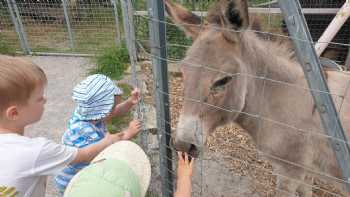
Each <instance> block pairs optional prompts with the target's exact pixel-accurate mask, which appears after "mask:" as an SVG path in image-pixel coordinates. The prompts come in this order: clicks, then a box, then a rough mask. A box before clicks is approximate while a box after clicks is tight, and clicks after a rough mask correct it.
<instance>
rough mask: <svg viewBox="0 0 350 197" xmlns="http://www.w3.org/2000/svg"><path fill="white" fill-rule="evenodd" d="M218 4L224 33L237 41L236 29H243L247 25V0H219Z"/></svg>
mask: <svg viewBox="0 0 350 197" xmlns="http://www.w3.org/2000/svg"><path fill="white" fill-rule="evenodd" d="M219 5H220V6H219V7H220V11H221V16H222V18H221V25H222V26H223V27H224V28H225V30H224V35H225V37H227V38H228V39H230V40H232V41H237V36H238V34H237V31H243V30H246V29H247V28H248V27H249V14H248V3H247V0H220V2H219ZM230 30H233V31H230ZM235 31H236V32H235Z"/></svg>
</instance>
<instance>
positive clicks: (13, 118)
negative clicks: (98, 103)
mask: <svg viewBox="0 0 350 197" xmlns="http://www.w3.org/2000/svg"><path fill="white" fill-rule="evenodd" d="M46 84H47V78H46V75H45V73H44V71H43V70H42V69H40V68H39V67H38V66H36V65H35V64H33V63H31V62H29V61H26V60H23V59H20V58H14V57H9V56H3V55H0V155H1V158H2V159H1V163H0V194H4V196H11V195H13V196H17V197H22V196H23V197H43V196H45V187H46V178H47V176H48V175H53V174H56V173H58V172H59V171H61V170H62V169H63V168H64V167H66V166H67V165H69V164H74V163H81V162H89V161H91V160H92V159H93V158H94V157H95V156H96V155H97V154H98V153H99V152H101V151H102V150H103V149H104V148H106V147H107V146H109V145H110V144H112V143H114V142H116V141H119V140H123V136H125V135H124V134H125V133H119V134H114V135H111V134H107V135H106V137H105V138H103V139H102V140H101V141H99V142H98V143H95V144H93V145H90V146H88V147H84V148H75V147H69V146H64V145H60V144H57V143H55V142H53V141H51V140H48V139H45V138H29V137H25V136H24V129H25V127H26V126H28V125H30V124H33V123H35V122H37V121H39V120H40V119H41V116H42V114H43V111H44V105H45V103H46V98H45V97H44V90H45V86H46ZM139 131H140V128H139V127H137V128H134V129H131V130H126V131H125V132H128V133H127V136H135V135H137V134H138V132H139Z"/></svg>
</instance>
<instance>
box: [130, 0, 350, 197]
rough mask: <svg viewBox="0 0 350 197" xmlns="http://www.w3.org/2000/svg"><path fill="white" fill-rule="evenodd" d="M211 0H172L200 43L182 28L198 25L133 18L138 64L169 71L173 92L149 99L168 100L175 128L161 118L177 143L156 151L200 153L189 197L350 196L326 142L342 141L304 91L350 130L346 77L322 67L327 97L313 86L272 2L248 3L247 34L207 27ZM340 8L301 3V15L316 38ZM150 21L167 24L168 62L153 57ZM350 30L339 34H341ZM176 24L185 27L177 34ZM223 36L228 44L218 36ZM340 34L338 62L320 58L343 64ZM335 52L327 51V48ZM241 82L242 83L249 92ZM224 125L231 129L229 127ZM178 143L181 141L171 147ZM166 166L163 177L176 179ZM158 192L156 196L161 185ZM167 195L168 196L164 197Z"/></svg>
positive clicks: (218, 26)
mask: <svg viewBox="0 0 350 197" xmlns="http://www.w3.org/2000/svg"><path fill="white" fill-rule="evenodd" d="M215 2H216V1H178V3H181V4H182V5H183V6H184V7H186V8H187V9H189V10H192V11H194V10H195V11H199V12H196V13H197V15H198V16H199V18H200V19H201V21H202V22H200V23H192V24H190V25H189V26H187V28H189V27H193V28H196V30H197V31H198V32H197V35H196V36H199V37H200V38H197V39H196V38H194V37H193V36H192V38H194V39H191V38H190V37H191V36H190V37H186V36H185V34H184V33H183V32H182V30H183V29H185V30H186V23H187V22H189V21H190V22H193V21H195V20H193V21H191V20H189V21H180V22H179V23H178V24H177V25H176V24H175V23H174V21H172V20H170V19H166V20H162V21H157V19H155V18H154V17H152V16H149V15H147V14H146V13H141V12H138V13H136V15H135V31H136V42H137V45H138V55H139V61H141V60H144V59H155V60H159V61H167V62H168V64H169V73H168V76H169V83H168V85H169V92H163V91H162V90H160V89H159V88H157V86H156V85H154V86H155V90H154V89H153V90H150V92H155V93H154V95H157V94H156V93H158V94H160V95H167V96H169V98H170V109H171V110H170V111H171V121H167V120H165V119H164V118H163V117H159V116H158V117H157V118H158V121H160V122H162V123H164V124H170V125H171V127H172V134H171V135H172V140H171V141H175V145H174V146H171V145H170V146H169V145H167V144H161V145H160V146H168V148H169V149H171V150H172V152H173V153H175V152H176V150H175V149H177V150H178V149H181V148H183V149H185V150H187V151H189V152H190V153H191V154H194V155H195V154H199V157H198V159H197V160H196V170H195V177H194V184H193V189H194V196H254V195H256V196H297V195H299V196H311V193H310V192H312V195H313V196H347V194H348V193H347V190H346V189H345V188H346V181H347V180H346V179H343V177H342V176H341V175H340V174H337V173H334V172H336V171H337V172H340V171H339V167H338V166H337V165H338V164H337V162H336V158H335V155H334V152H333V150H332V148H331V147H330V146H329V144H328V140H334V141H337V142H338V143H339V144H346V145H347V144H348V142H347V141H344V140H342V139H338V138H336V137H334V136H330V135H329V134H328V133H327V132H325V130H324V129H323V127H322V125H321V122H320V119H319V115H318V113H322V112H318V108H319V107H320V106H318V105H317V104H314V101H313V99H312V97H311V94H310V92H313V94H315V95H318V96H322V95H331V96H332V98H333V100H334V102H335V106H336V110H337V112H338V113H339V114H340V117H341V118H340V119H341V121H342V124H343V126H344V128H345V129H346V131H347V130H348V115H347V114H348V111H349V109H348V107H349V106H348V101H347V97H348V86H349V84H350V78H349V76H348V74H346V73H344V72H339V71H334V70H332V71H330V70H329V69H328V68H323V70H322V72H323V73H324V77H325V78H326V80H327V81H328V82H329V88H330V89H331V92H330V93H329V92H324V91H320V90H316V89H310V88H309V87H308V85H307V81H306V79H305V78H304V75H303V72H302V69H301V67H300V65H299V63H298V61H297V60H296V56H295V53H294V50H293V45H292V43H291V37H289V35H288V33H287V32H286V30H285V27H284V26H283V17H282V16H281V11H279V9H278V8H279V7H278V4H277V3H276V2H275V1H249V5H250V19H251V28H252V29H250V30H248V31H245V32H246V33H241V32H240V31H239V30H238V32H237V30H232V29H228V27H227V26H224V25H223V24H224V23H223V24H215V23H214V22H211V23H210V22H209V23H207V22H204V21H206V20H208V18H207V12H206V11H207V10H208V8H209V7H210V6H211V5H212V4H213V3H215ZM344 3H345V1H317V2H311V1H301V5H302V7H303V12H304V13H308V14H309V15H305V17H306V20H307V22H308V26H309V28H310V32H311V35H312V37H313V40H314V41H317V40H318V38H319V37H320V35H321V34H322V33H323V32H324V31H325V29H326V27H327V26H328V25H329V23H330V21H331V19H333V17H334V16H335V14H336V11H337V10H338V9H333V10H329V9H332V8H340V7H341V6H342V5H343V4H344ZM138 6H139V5H138ZM168 6H169V5H168ZM135 7H137V6H135ZM143 7H147V6H146V5H144V6H143ZM260 8H263V9H260ZM328 8H329V9H328ZM167 9H169V8H167ZM168 11H169V10H168ZM323 12H327V14H326V15H328V19H327V17H326V18H323V17H320V16H322V15H324V14H323ZM178 13H181V12H180V11H178ZM329 13H332V14H329ZM173 14H174V13H173ZM175 14H176V13H175ZM187 16H188V17H190V14H188V13H187ZM172 17H173V18H175V19H176V16H172ZM178 18H181V17H178ZM184 18H185V17H184ZM315 19H318V22H317V21H316V20H315ZM152 22H159V23H161V24H165V25H166V35H165V36H166V41H167V44H166V47H167V55H168V56H167V57H165V58H164V57H161V56H157V55H154V54H153V53H151V51H150V49H151V48H152V47H157V46H155V45H154V43H152V42H151V41H150V40H149V37H148V36H149V31H148V28H149V27H148V26H149V24H150V23H152ZM179 24H180V25H179ZM208 24H209V25H208ZM347 25H348V24H347V23H346V24H345V25H344V26H343V27H342V30H341V31H344V29H345V31H346V30H347V28H346V27H347ZM178 26H182V30H181V29H180V28H178ZM147 27H148V28H147ZM341 31H340V32H341ZM225 34H230V35H232V34H240V36H241V37H240V38H239V40H234V42H227V40H226V41H225V39H232V38H230V37H225ZM222 35H224V36H223V37H224V38H225V39H224V40H220V39H219V38H222ZM163 36H164V35H163ZM220 36H221V37H220ZM226 36H227V35H226ZM337 36H339V37H341V38H339V37H338V38H336V39H340V40H337V42H333V43H332V46H334V47H333V48H339V50H340V49H341V50H343V51H341V50H340V51H341V52H339V51H337V57H335V56H332V57H331V56H328V55H326V53H330V52H327V51H326V52H325V53H324V54H323V56H327V57H330V58H331V59H333V60H335V61H337V62H338V63H339V64H341V65H343V64H344V63H345V61H346V56H347V53H348V51H347V50H348V48H349V44H348V41H347V39H349V37H348V36H347V35H345V34H344V35H343V34H337ZM293 39H296V40H299V41H300V42H308V43H309V42H310V41H307V40H301V39H298V38H295V37H294V38H293ZM231 41H232V40H231ZM333 41H335V40H333ZM338 41H339V42H338ZM311 44H314V43H311ZM332 46H331V47H329V49H327V50H332V49H333V48H332ZM234 47H236V50H235V48H234ZM237 48H238V49H237ZM186 51H187V52H186ZM225 63H226V64H229V65H225ZM142 65H143V67H147V66H145V65H144V64H142ZM232 65H235V66H232ZM179 67H181V71H182V72H181V71H180V69H179ZM244 68H245V69H246V70H245V69H244ZM150 69H151V68H148V70H150ZM149 80H150V81H153V82H148V83H149V84H150V86H153V85H152V84H153V83H158V82H154V79H152V77H150V79H149ZM146 81H147V80H146ZM335 81H337V82H335ZM243 82H244V83H246V84H248V85H247V87H246V88H247V89H245V90H243V89H244V88H242V84H241V83H243ZM151 94H152V93H151ZM242 94H243V95H242ZM150 96H151V95H150ZM242 97H243V98H242ZM151 100H152V99H151ZM242 100H243V101H242ZM240 102H243V104H242V103H241V104H240ZM327 107H328V106H327ZM321 111H322V109H321ZM334 118H338V117H334ZM179 119H180V120H179ZM229 122H235V124H227V123H229ZM217 126H219V127H217ZM158 129H159V128H158ZM175 130H176V131H175ZM214 130H215V131H214ZM158 132H159V133H163V132H164V131H163V132H160V131H158ZM163 134H164V133H163ZM346 135H348V134H346ZM177 140H180V141H181V143H176V141H177ZM176 144H177V145H176ZM344 157H346V156H344ZM174 158H176V156H175V154H173V157H172V158H165V160H171V163H173V167H172V169H175V165H176V159H174ZM160 165H162V164H160ZM161 167H166V166H161ZM172 169H171V172H169V173H170V174H172V175H173V176H174V177H176V171H175V170H172ZM169 182H171V180H169ZM171 184H172V187H174V186H175V185H176V183H171ZM173 189H175V188H173ZM154 190H155V193H158V194H159V193H160V191H159V188H158V190H157V188H155V189H154ZM170 192H171V191H169V194H170ZM163 195H164V196H168V193H165V194H164V191H163Z"/></svg>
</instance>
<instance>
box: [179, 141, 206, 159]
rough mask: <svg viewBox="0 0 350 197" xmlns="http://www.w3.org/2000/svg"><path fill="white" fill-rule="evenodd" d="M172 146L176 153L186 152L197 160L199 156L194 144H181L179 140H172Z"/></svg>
mask: <svg viewBox="0 0 350 197" xmlns="http://www.w3.org/2000/svg"><path fill="white" fill-rule="evenodd" d="M173 146H174V148H175V150H176V151H181V152H186V153H188V155H190V156H191V157H195V158H197V157H198V156H199V152H200V151H199V149H198V148H197V147H196V145H194V144H191V143H188V142H183V141H181V140H174V141H173Z"/></svg>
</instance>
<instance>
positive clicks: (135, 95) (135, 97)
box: [129, 88, 141, 105]
mask: <svg viewBox="0 0 350 197" xmlns="http://www.w3.org/2000/svg"><path fill="white" fill-rule="evenodd" d="M129 100H130V102H131V103H132V104H133V105H136V104H137V103H138V102H140V100H141V94H140V89H138V88H135V89H134V90H133V91H132V92H131V96H130V98H129Z"/></svg>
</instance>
